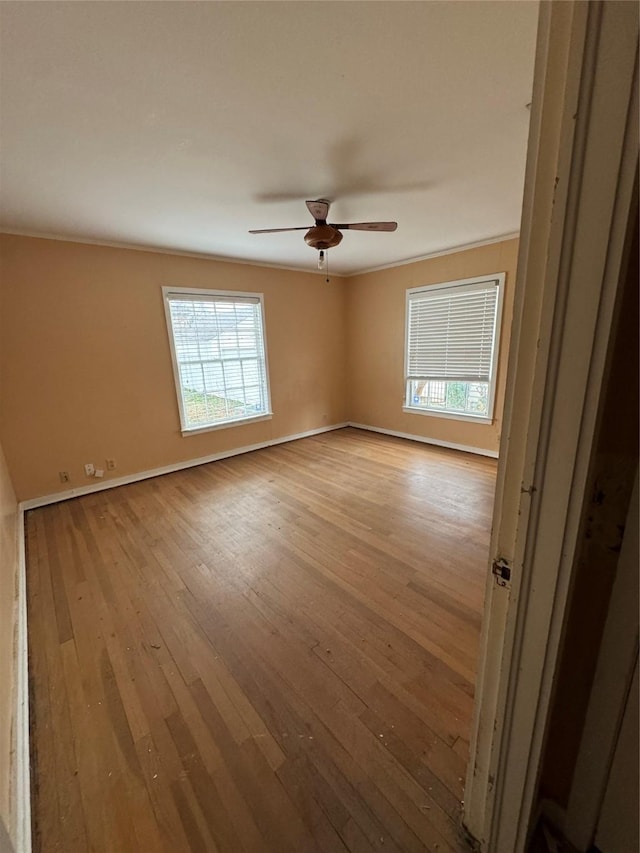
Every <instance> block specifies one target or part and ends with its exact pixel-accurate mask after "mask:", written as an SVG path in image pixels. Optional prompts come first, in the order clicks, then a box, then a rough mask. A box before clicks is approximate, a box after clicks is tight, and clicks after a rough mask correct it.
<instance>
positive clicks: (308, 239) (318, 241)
mask: <svg viewBox="0 0 640 853" xmlns="http://www.w3.org/2000/svg"><path fill="white" fill-rule="evenodd" d="M304 240H305V243H306V244H307V245H308V246H311V248H313V249H333V247H334V246H337V245H338V243H339V242H340V241H341V240H342V234H341V232H340V231H338V229H337V228H334V227H333V226H332V225H314V227H313V228H310V229H309V230H308V231H307V233H306V234H305V235H304Z"/></svg>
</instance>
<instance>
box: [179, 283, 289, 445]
mask: <svg viewBox="0 0 640 853" xmlns="http://www.w3.org/2000/svg"><path fill="white" fill-rule="evenodd" d="M174 294H177V295H178V296H179V295H180V294H185V295H191V296H203V295H206V296H207V297H211V296H214V297H216V296H222V297H225V298H229V297H231V298H234V297H237V298H239V299H243V298H244V299H246V298H250V299H252V300H257V304H259V305H260V317H261V320H262V346H263V348H264V374H265V391H266V397H267V400H266V402H267V410H266V412H261V413H260V414H259V415H247V416H246V417H244V418H233V420H228V421H221V422H220V423H215V424H206V425H204V426H187V425H186V424H187V417H186V413H185V411H184V400H183V399H182V391H181V384H180V369H179V367H178V358H177V355H176V345H175V338H174V335H173V324H172V322H171V306H170V301H171V300H170V296H171V295H174ZM162 301H163V303H164V316H165V320H166V323H167V336H168V338H169V348H170V350H171V366H172V369H173V382H174V385H175V392H176V400H177V403H178V412H179V415H180V432H181V433H182V436H183V437H185V436H188V435H197V434H198V433H201V432H211V431H213V430H218V429H227V428H228V427H234V426H241V425H242V424H247V423H255V422H257V421H268V420H271V418H272V417H273V410H272V408H271V388H270V385H269V356H268V352H267V334H266V326H267V324H266V318H265V311H264V294H263V293H252V292H249V291H244V290H212V289H210V288H205V287H169V286H167V287H163V288H162Z"/></svg>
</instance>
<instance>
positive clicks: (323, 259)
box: [318, 249, 327, 270]
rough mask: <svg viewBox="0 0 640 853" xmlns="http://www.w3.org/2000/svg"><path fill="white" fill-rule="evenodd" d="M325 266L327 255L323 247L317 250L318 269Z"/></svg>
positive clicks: (322, 268)
mask: <svg viewBox="0 0 640 853" xmlns="http://www.w3.org/2000/svg"><path fill="white" fill-rule="evenodd" d="M326 267H327V256H326V254H325V251H324V249H320V251H319V252H318V269H319V270H324V269H326Z"/></svg>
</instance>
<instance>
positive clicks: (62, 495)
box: [20, 423, 349, 510]
mask: <svg viewBox="0 0 640 853" xmlns="http://www.w3.org/2000/svg"><path fill="white" fill-rule="evenodd" d="M346 426H349V424H347V423H342V424H332V425H331V426H324V427H319V428H318V429H310V430H307V431H306V432H299V433H296V434H295V435H285V436H282V437H281V438H272V439H269V440H268V441H261V442H259V443H258V444H248V445H246V446H244V447H236V448H234V449H233V450H223V451H221V452H220V453H211V454H210V455H209V456H200V457H199V458H198V459H187V460H186V461H184V462H176V463H174V464H173V465H163V466H162V467H161V468H152V469H151V470H149V471H139V472H137V473H136V474H127V475H126V476H125V477H114V478H113V479H109V480H101V481H100V482H99V483H91V485H88V486H80V487H78V488H77V489H67V491H64V492H55V493H54V494H50V495H42V497H39V498H30V499H29V500H26V501H22V502H21V504H20V508H21V509H22V510H27V509H36V507H39V506H47V504H53V503H58V502H59V501H66V500H69V498H77V497H80V496H81V495H89V494H92V493H93V492H102V491H104V490H105V489H114V488H116V486H126V485H128V484H129V483H137V482H139V481H140V480H148V479H149V478H150V477H159V476H161V475H162V474H172V473H173V472H174V471H182V470H184V469H185V468H195V467H196V466H197V465H206V464H207V463H208V462H217V461H218V460H219V459H228V458H229V457H231V456H239V455H240V454H241V453H251V451H253V450H262V449H263V448H265V447H272V446H273V445H274V444H285V443H286V442H289V441H297V440H298V439H299V438H309V436H312V435H319V434H320V433H323V432H331V430H334V429H343V428H344V427H346Z"/></svg>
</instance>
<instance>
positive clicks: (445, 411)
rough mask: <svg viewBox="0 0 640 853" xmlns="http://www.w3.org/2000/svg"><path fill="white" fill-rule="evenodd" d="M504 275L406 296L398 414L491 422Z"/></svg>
mask: <svg viewBox="0 0 640 853" xmlns="http://www.w3.org/2000/svg"><path fill="white" fill-rule="evenodd" d="M503 287H504V273H499V274H497V275H491V276H486V277H482V278H473V279H465V280H464V281H453V282H447V283H446V284H437V285H432V286H430V287H416V288H413V289H411V290H408V291H407V336H406V353H405V380H406V400H405V406H404V411H407V412H420V413H423V414H438V415H442V416H443V417H459V418H463V419H470V420H480V421H490V420H491V419H492V417H493V404H494V396H495V378H496V365H497V361H498V339H499V336H500V314H501V309H502V289H503Z"/></svg>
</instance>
